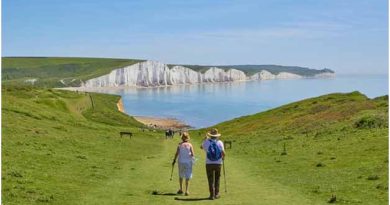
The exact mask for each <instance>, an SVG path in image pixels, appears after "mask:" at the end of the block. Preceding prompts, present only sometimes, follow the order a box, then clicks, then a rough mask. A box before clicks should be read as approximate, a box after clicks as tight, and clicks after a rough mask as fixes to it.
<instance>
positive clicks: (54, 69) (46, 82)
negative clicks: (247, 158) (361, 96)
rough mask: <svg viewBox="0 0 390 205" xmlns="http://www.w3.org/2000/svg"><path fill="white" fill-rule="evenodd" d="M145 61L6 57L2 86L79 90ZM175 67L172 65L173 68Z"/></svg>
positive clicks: (252, 69)
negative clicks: (96, 79)
mask: <svg viewBox="0 0 390 205" xmlns="http://www.w3.org/2000/svg"><path fill="white" fill-rule="evenodd" d="M142 61H145V60H138V59H110V58H71V57H69V58H63V57H3V58H2V70H1V72H2V83H5V84H11V85H12V84H18V85H20V84H34V85H35V86H40V87H69V86H80V85H81V82H82V81H83V82H84V81H86V80H89V79H92V78H96V77H99V76H103V75H106V74H109V73H110V72H111V71H112V70H114V69H118V68H123V67H126V66H129V65H132V64H135V63H138V62H142ZM172 66H173V65H169V67H172ZM183 66H185V67H188V68H190V69H193V70H195V71H201V72H203V71H205V70H207V69H208V68H210V67H213V66H200V65H183ZM217 67H220V68H222V69H225V70H228V69H229V68H235V69H238V70H241V71H243V72H245V74H246V75H247V76H250V75H253V74H255V73H257V72H259V71H261V70H267V71H269V72H271V73H272V74H278V73H280V72H289V73H293V74H298V75H301V76H306V77H311V76H314V75H316V74H320V73H324V72H330V73H333V71H332V70H330V69H322V70H315V69H309V68H304V67H297V66H279V65H223V66H217Z"/></svg>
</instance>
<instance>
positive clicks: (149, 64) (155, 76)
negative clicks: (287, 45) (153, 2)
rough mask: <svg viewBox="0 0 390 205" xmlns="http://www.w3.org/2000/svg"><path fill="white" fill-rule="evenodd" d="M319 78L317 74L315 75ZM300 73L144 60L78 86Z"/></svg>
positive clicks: (283, 76) (262, 77) (174, 82)
mask: <svg viewBox="0 0 390 205" xmlns="http://www.w3.org/2000/svg"><path fill="white" fill-rule="evenodd" d="M319 77H321V76H319ZM296 78H303V76H300V75H297V74H293V73H287V72H280V73H278V74H276V75H274V74H272V73H270V72H268V71H266V70H262V71H260V72H258V73H256V74H254V75H252V76H246V75H245V73H244V72H243V71H241V70H237V69H228V70H224V69H221V68H217V67H210V68H209V69H208V70H206V72H204V73H201V72H196V71H194V70H192V69H190V68H186V67H183V66H173V67H172V68H169V67H168V65H166V64H164V63H161V62H158V61H144V62H140V63H136V64H133V65H130V66H126V67H123V68H119V69H115V70H113V71H111V72H110V73H109V74H107V75H103V76H100V77H97V78H93V79H90V80H87V81H86V82H84V83H82V85H81V86H82V87H89V88H93V87H119V86H124V87H126V86H142V87H154V86H167V85H179V84H197V83H211V82H231V81H245V80H272V79H296Z"/></svg>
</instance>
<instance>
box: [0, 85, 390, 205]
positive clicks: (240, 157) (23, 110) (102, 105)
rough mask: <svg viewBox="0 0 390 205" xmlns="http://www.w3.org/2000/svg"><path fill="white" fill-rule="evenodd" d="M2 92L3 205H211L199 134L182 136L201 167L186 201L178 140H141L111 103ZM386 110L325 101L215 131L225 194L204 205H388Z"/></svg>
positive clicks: (356, 96) (363, 102)
mask: <svg viewBox="0 0 390 205" xmlns="http://www.w3.org/2000/svg"><path fill="white" fill-rule="evenodd" d="M2 93H3V95H2V150H3V151H2V203H3V204H141V203H144V204H179V203H180V202H181V201H186V202H187V203H190V204H191V203H196V204H210V202H209V201H207V200H205V198H206V197H207V196H208V192H207V182H206V176H205V170H204V165H203V163H204V154H203V153H202V151H201V150H200V149H199V145H200V143H201V139H202V136H203V135H204V133H205V130H195V131H192V132H191V135H192V138H193V140H192V142H193V144H194V147H195V153H196V155H197V157H198V158H199V160H198V162H197V163H196V164H195V166H194V172H193V173H194V179H193V180H192V183H191V188H190V192H191V195H190V196H188V197H184V196H175V195H174V194H173V193H175V192H176V191H177V187H178V186H177V182H176V180H177V170H176V168H175V170H174V181H169V177H170V171H171V166H170V162H171V160H172V156H173V154H174V151H175V148H176V144H177V143H178V142H179V140H178V139H177V137H175V139H174V140H165V139H164V136H163V133H162V132H159V131H157V132H153V131H146V132H142V130H141V129H140V127H141V125H140V124H139V123H138V122H136V121H135V120H134V119H133V118H131V117H129V116H127V115H125V114H123V113H120V112H119V111H117V110H116V103H117V101H118V99H119V97H118V96H112V95H103V94H90V95H89V94H85V93H74V92H69V91H60V90H51V89H37V88H29V87H9V86H5V87H3V90H2ZM91 99H92V100H91ZM92 104H93V105H92ZM387 108H388V98H387V97H381V98H377V99H373V100H371V99H368V98H366V97H365V96H364V95H362V94H360V93H357V92H355V93H350V94H331V95H326V96H321V97H318V98H313V99H308V100H304V101H301V102H296V103H292V104H289V105H286V106H282V107H280V108H277V109H273V110H270V111H267V112H262V113H259V114H255V115H251V116H246V117H241V118H237V119H234V120H231V121H228V122H225V123H221V124H219V125H217V127H218V128H219V129H220V131H221V133H222V134H223V137H222V139H223V140H232V141H233V148H232V149H227V153H228V156H227V158H226V178H227V189H228V192H227V193H224V192H223V193H222V198H221V199H219V200H217V201H214V202H213V204H258V203H259V201H261V202H262V204H269V205H271V204H282V205H283V204H286V205H289V204H310V205H311V204H327V202H328V200H329V199H330V198H331V196H332V194H334V195H336V202H337V203H338V204H387V202H388V199H387V194H388V182H387V180H388V176H387V171H388V156H387V153H388V147H387V145H388V138H387V132H388V121H387V119H388V118H387V116H388V113H387ZM120 131H131V132H133V133H134V136H133V138H132V139H129V138H120V137H119V134H118V133H119V132H120ZM283 145H285V150H284V148H283V147H284V146H283ZM221 183H222V184H221V186H222V188H221V189H222V191H223V190H224V188H225V186H224V181H222V182H221Z"/></svg>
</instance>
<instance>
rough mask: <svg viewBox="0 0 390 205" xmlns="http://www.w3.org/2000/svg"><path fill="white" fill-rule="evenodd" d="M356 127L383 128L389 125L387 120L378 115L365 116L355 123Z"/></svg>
mask: <svg viewBox="0 0 390 205" xmlns="http://www.w3.org/2000/svg"><path fill="white" fill-rule="evenodd" d="M354 127H355V128H383V127H388V125H387V122H386V120H385V119H384V118H383V117H380V116H377V115H369V116H364V117H362V118H360V119H359V120H357V121H356V122H355V124H354Z"/></svg>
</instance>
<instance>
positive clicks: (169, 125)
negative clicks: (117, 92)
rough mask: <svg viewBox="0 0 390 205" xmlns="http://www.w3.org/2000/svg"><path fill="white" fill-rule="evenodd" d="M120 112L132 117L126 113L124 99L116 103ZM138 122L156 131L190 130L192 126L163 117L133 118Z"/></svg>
mask: <svg viewBox="0 0 390 205" xmlns="http://www.w3.org/2000/svg"><path fill="white" fill-rule="evenodd" d="M116 106H117V108H118V111H119V112H122V113H124V114H126V115H128V116H131V115H129V114H127V113H126V112H125V108H124V106H123V101H122V98H120V99H119V100H118V102H117V103H116ZM131 117H133V118H134V119H135V120H137V121H138V122H140V123H142V124H144V125H146V126H147V127H149V128H155V129H189V128H191V126H190V125H187V124H185V123H184V122H182V121H180V120H178V119H175V118H163V117H149V116H131Z"/></svg>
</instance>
